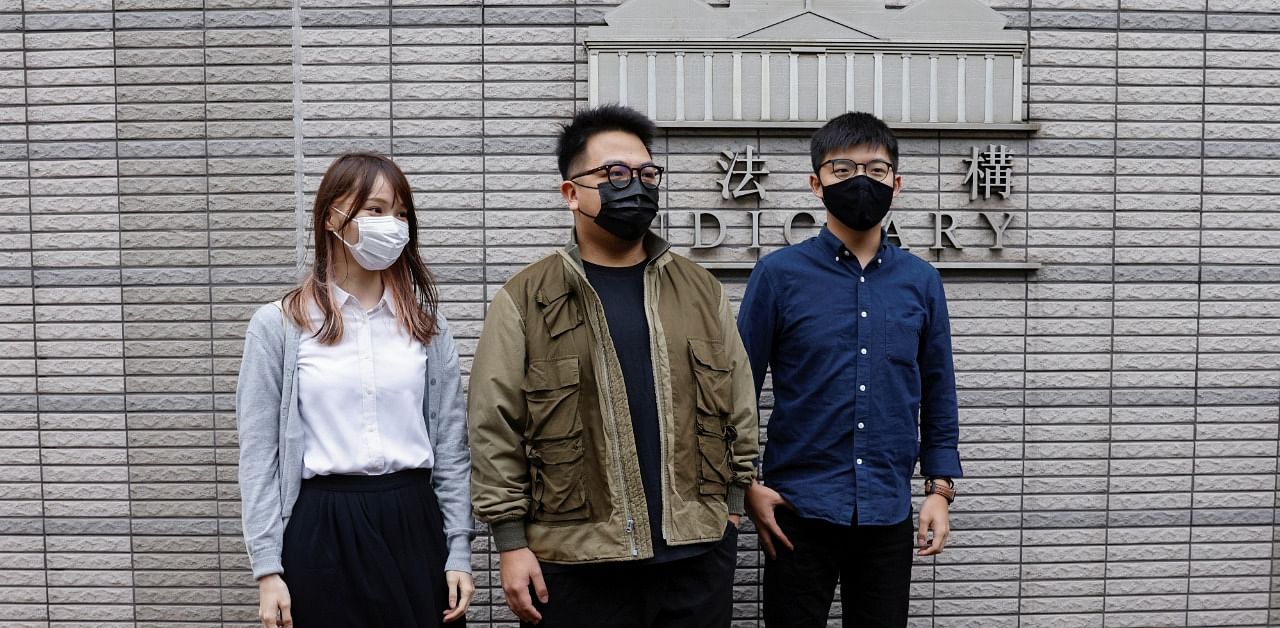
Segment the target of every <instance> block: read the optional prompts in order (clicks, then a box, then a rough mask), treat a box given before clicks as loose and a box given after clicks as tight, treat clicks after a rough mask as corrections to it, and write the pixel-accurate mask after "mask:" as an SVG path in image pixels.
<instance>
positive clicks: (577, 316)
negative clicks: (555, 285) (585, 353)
mask: <svg viewBox="0 0 1280 628" xmlns="http://www.w3.org/2000/svg"><path fill="white" fill-rule="evenodd" d="M535 300H536V301H537V302H538V305H539V306H541V308H542V320H543V321H544V322H545V323H546V325H547V333H548V334H550V335H551V337H552V338H555V337H556V336H559V335H561V334H563V333H564V332H566V331H569V330H570V329H573V328H574V327H577V326H578V325H581V324H582V313H581V312H579V311H578V302H577V301H576V300H575V299H574V298H573V291H572V290H570V289H569V287H568V286H562V287H560V288H559V289H558V290H539V291H538V294H537V296H536V297H535Z"/></svg>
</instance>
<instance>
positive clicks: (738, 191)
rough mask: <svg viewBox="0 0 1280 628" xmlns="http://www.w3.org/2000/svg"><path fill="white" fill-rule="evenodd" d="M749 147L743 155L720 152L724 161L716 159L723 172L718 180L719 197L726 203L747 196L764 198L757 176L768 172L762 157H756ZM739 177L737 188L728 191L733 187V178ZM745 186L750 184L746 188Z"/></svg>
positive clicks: (762, 187) (762, 188)
mask: <svg viewBox="0 0 1280 628" xmlns="http://www.w3.org/2000/svg"><path fill="white" fill-rule="evenodd" d="M752 151H753V149H752V147H751V146H750V145H748V146H747V149H746V151H744V153H745V154H742V153H735V152H730V151H727V150H726V151H721V154H723V155H724V156H725V159H728V161H725V159H718V160H716V163H718V164H720V169H721V170H724V178H723V179H721V180H720V196H722V197H724V199H725V200H726V201H727V200H729V199H734V198H741V197H743V196H747V195H749V194H759V195H760V198H762V199H763V198H766V197H765V194H764V186H763V185H761V184H760V180H759V179H757V178H756V177H757V176H763V175H766V174H769V170H768V169H766V168H765V167H764V157H760V156H757V155H756V154H755V153H754V152H752ZM739 175H740V176H741V177H742V179H741V180H740V181H739V182H738V185H737V187H734V188H732V189H730V186H731V185H733V178H734V177H735V176H739ZM747 184H751V187H750V188H747Z"/></svg>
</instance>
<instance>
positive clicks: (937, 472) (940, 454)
mask: <svg viewBox="0 0 1280 628" xmlns="http://www.w3.org/2000/svg"><path fill="white" fill-rule="evenodd" d="M920 475H922V476H924V477H926V478H936V477H946V478H959V477H964V471H961V470H960V452H959V451H957V450H955V449H952V448H936V449H926V450H924V451H921V452H920Z"/></svg>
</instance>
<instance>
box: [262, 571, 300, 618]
mask: <svg viewBox="0 0 1280 628" xmlns="http://www.w3.org/2000/svg"><path fill="white" fill-rule="evenodd" d="M290 605H291V602H290V601H289V586H288V585H286V584H285V583H284V578H281V577H280V574H278V573H273V574H271V575H269V576H263V577H261V578H258V619H261V620H262V626H263V628H293V614H292V613H291V612H290Z"/></svg>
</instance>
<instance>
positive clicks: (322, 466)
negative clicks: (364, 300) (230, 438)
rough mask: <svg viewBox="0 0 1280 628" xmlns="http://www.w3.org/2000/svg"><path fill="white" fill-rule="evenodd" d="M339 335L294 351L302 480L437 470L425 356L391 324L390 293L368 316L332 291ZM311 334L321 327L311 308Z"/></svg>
mask: <svg viewBox="0 0 1280 628" xmlns="http://www.w3.org/2000/svg"><path fill="white" fill-rule="evenodd" d="M329 289H330V290H331V291H332V292H333V299H334V302H335V304H337V306H338V308H339V311H340V312H341V313H342V322H343V334H342V338H341V339H339V340H338V342H337V343H336V344H332V345H324V344H321V343H320V341H319V340H317V339H316V338H315V337H314V336H313V335H312V334H309V333H306V332H303V334H302V338H301V340H300V342H299V344H298V411H299V413H300V414H301V416H302V429H303V435H304V437H305V443H306V446H305V449H304V452H303V455H302V477H303V478H310V477H315V476H317V475H340V474H343V475H382V474H386V473H394V472H396V471H401V470H404V469H429V468H431V466H432V465H433V464H434V463H435V457H434V454H433V453H432V451H431V441H430V439H429V438H428V436H427V423H426V421H425V420H424V417H423V416H422V407H423V403H422V402H423V396H424V394H425V393H426V376H427V351H426V347H424V346H423V345H422V343H421V342H419V341H418V340H417V339H415V338H414V337H413V336H411V335H410V334H409V333H408V332H407V331H405V330H404V329H403V328H401V327H400V325H399V324H398V323H397V321H396V317H395V310H394V309H393V305H392V301H391V293H390V291H384V292H383V294H382V299H381V300H380V301H378V304H377V305H375V306H374V307H373V308H372V309H369V310H366V309H365V308H364V307H362V306H361V305H360V301H359V300H358V299H356V298H355V297H353V296H351V295H350V294H348V293H346V292H345V291H343V290H341V289H339V288H338V287H336V286H330V288H329ZM310 316H311V325H312V329H319V328H320V325H321V324H322V323H323V322H324V318H323V315H322V314H321V313H320V309H319V308H318V307H314V306H312V308H311V312H310Z"/></svg>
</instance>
